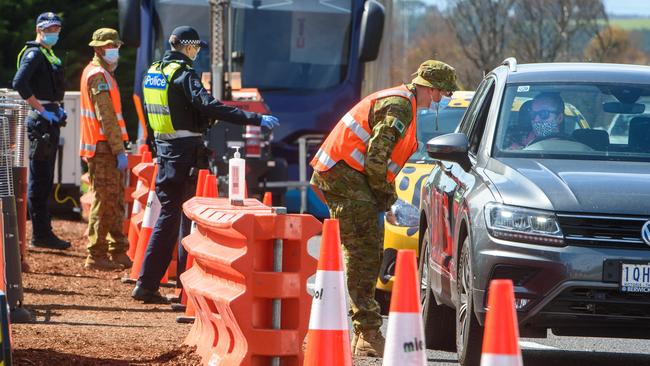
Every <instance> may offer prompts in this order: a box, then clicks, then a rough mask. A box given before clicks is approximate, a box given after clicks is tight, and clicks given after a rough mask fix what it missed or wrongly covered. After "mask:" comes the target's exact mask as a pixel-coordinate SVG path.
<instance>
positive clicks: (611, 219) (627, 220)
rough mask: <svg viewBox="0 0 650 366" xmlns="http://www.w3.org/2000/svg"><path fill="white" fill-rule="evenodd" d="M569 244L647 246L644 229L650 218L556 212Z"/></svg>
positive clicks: (649, 248)
mask: <svg viewBox="0 0 650 366" xmlns="http://www.w3.org/2000/svg"><path fill="white" fill-rule="evenodd" d="M557 217H558V221H559V224H560V227H561V228H562V232H563V233H564V241H565V243H566V244H568V245H578V246H596V247H606V248H625V249H646V250H650V246H649V245H647V244H646V243H644V242H643V240H642V239H641V228H642V227H643V224H645V223H646V222H647V221H648V219H650V218H648V217H626V216H603V215H575V214H557Z"/></svg>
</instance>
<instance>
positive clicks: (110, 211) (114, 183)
mask: <svg viewBox="0 0 650 366" xmlns="http://www.w3.org/2000/svg"><path fill="white" fill-rule="evenodd" d="M88 45H89V46H91V47H93V49H94V51H95V56H94V57H93V59H92V61H91V62H90V63H89V64H88V65H87V66H86V68H85V69H84V71H83V73H82V75H81V89H80V90H81V144H80V149H79V155H81V157H82V158H84V159H86V161H87V162H88V173H89V174H90V182H91V184H92V190H93V191H94V193H95V195H94V199H93V203H92V206H91V209H90V217H89V219H88V246H87V249H88V257H87V258H86V262H85V263H84V267H85V268H93V269H100V270H114V269H121V268H130V267H131V264H132V263H131V260H130V259H129V257H128V256H127V255H126V250H127V249H128V246H129V243H128V240H127V238H126V236H125V235H124V233H123V231H122V227H123V222H124V171H125V170H126V168H127V165H128V161H127V157H126V153H125V151H124V142H126V141H128V140H129V136H128V135H127V133H126V126H125V123H124V117H123V116H122V105H121V103H120V91H119V88H118V86H117V82H116V80H115V78H114V76H113V72H114V71H115V69H116V68H117V65H118V60H119V50H120V46H121V45H122V41H121V40H120V37H119V35H118V34H117V31H116V30H115V29H111V28H100V29H97V30H96V31H95V32H94V33H93V36H92V41H91V42H90V43H89V44H88ZM109 234H110V237H111V241H110V242H109V240H108V236H109Z"/></svg>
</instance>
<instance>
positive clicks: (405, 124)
mask: <svg viewBox="0 0 650 366" xmlns="http://www.w3.org/2000/svg"><path fill="white" fill-rule="evenodd" d="M414 75H416V77H415V78H414V79H413V80H412V82H411V83H410V84H407V85H406V89H408V91H410V93H412V94H414V95H415V104H416V105H415V106H414V105H413V104H412V103H413V101H412V99H411V100H409V99H407V98H405V97H401V96H387V97H383V98H382V97H381V94H377V93H375V94H377V95H379V96H375V97H373V95H371V96H369V97H367V98H376V99H373V100H372V101H371V103H372V104H371V107H370V109H369V114H368V116H367V118H368V125H369V126H368V127H369V129H370V131H368V138H369V139H368V140H367V150H366V151H365V160H364V165H363V171H359V170H358V169H354V168H352V167H351V166H350V164H348V163H346V161H345V160H343V159H341V160H338V161H336V162H335V164H334V165H333V166H332V167H331V168H329V169H327V170H323V169H319V168H318V164H315V161H316V160H317V159H318V156H317V157H316V158H315V159H314V161H312V166H314V168H315V169H314V174H313V175H312V178H311V183H312V185H314V186H315V187H317V188H319V189H320V191H321V192H322V193H323V194H324V198H325V199H326V201H327V204H328V206H329V212H330V216H331V217H332V218H335V219H338V220H339V225H340V230H341V242H342V245H343V254H344V258H345V264H346V272H347V273H346V274H347V286H348V292H349V296H350V297H349V302H350V312H351V315H352V322H353V327H354V337H353V341H352V350H353V354H355V355H361V356H375V357H377V356H379V357H381V356H382V354H383V349H384V338H383V336H382V335H381V332H380V331H379V328H380V327H381V324H382V318H381V315H380V313H379V304H378V303H377V302H376V301H375V299H374V297H375V283H376V281H377V276H378V274H379V267H380V264H381V261H382V252H383V250H382V245H383V231H380V228H379V225H378V219H377V217H378V214H380V213H383V212H386V216H387V219H388V220H394V217H393V215H392V213H391V212H390V207H391V205H392V204H393V203H394V202H395V201H396V199H397V194H396V191H395V184H394V180H390V179H387V170H388V169H389V158H390V157H392V155H391V154H392V153H393V150H394V148H395V147H396V145H397V144H398V142H399V141H400V140H401V139H404V138H406V134H407V131H409V126H410V125H411V124H415V116H414V111H415V110H416V108H429V107H430V105H431V102H434V101H435V102H439V101H440V99H441V98H442V97H445V96H446V97H449V96H451V93H452V92H453V91H454V90H456V89H457V86H456V72H455V70H454V69H453V68H452V67H451V66H449V65H447V64H445V63H443V62H439V61H435V60H428V61H425V62H424V63H422V64H421V65H420V67H419V69H418V71H417V72H416V73H415V74H414ZM402 90H403V88H402ZM367 98H366V99H367ZM363 102H364V101H361V102H360V103H359V104H361V103H363ZM359 104H358V105H359ZM358 105H357V106H358ZM357 106H355V108H357ZM353 110H354V108H353V109H352V110H351V111H353ZM345 119H346V118H345V117H344V118H343V119H342V122H339V124H338V125H337V127H335V130H336V129H337V128H344V127H346V126H345V125H347V124H348V123H345V122H344V120H345ZM357 120H358V118H357ZM342 124H343V126H341V125H342ZM347 127H349V126H347ZM413 127H415V126H413ZM333 132H334V130H333ZM413 133H414V131H413ZM331 135H332V134H330V136H331ZM340 141H345V143H346V144H347V141H346V140H340ZM326 144H327V141H326V142H324V143H323V146H325V145H326ZM321 149H323V147H321ZM333 150H335V149H333ZM319 153H320V151H319ZM317 155H318V154H317ZM333 160H336V159H333ZM331 163H333V162H331ZM400 169H401V167H400ZM394 175H397V172H394ZM393 179H394V178H393Z"/></svg>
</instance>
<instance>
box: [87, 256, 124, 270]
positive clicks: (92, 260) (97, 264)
mask: <svg viewBox="0 0 650 366" xmlns="http://www.w3.org/2000/svg"><path fill="white" fill-rule="evenodd" d="M84 268H86V269H98V270H100V271H115V270H117V269H122V265H120V264H117V263H115V262H113V261H111V260H110V259H108V258H107V257H93V256H92V255H89V256H88V257H86V263H84Z"/></svg>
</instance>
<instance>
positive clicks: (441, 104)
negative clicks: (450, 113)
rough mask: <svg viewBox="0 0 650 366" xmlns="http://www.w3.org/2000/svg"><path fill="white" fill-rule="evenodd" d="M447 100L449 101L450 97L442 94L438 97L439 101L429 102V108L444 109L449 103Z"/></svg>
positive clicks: (434, 109)
mask: <svg viewBox="0 0 650 366" xmlns="http://www.w3.org/2000/svg"><path fill="white" fill-rule="evenodd" d="M449 102H451V98H450V97H445V96H442V97H440V101H439V102H431V110H433V111H440V110H442V109H445V108H447V106H448V105H449Z"/></svg>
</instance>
